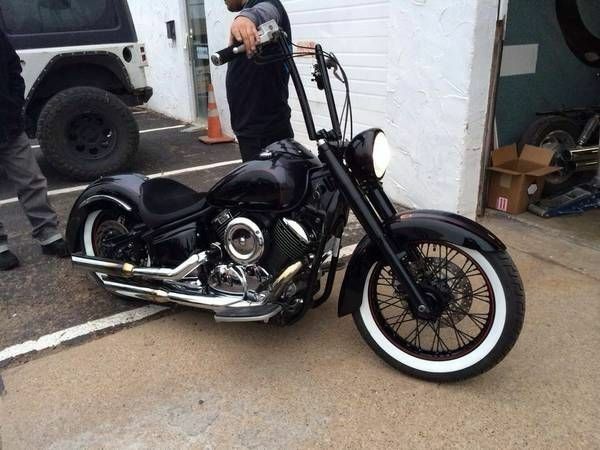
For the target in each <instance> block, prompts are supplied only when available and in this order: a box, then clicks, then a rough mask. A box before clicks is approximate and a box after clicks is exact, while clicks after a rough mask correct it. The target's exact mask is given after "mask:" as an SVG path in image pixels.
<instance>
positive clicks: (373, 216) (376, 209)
mask: <svg viewBox="0 0 600 450" xmlns="http://www.w3.org/2000/svg"><path fill="white" fill-rule="evenodd" d="M319 155H320V157H321V158H322V159H323V160H324V161H325V162H326V163H327V165H328V166H329V169H330V170H331V174H332V175H333V177H334V178H335V180H336V181H337V184H338V187H339V189H340V191H341V192H342V194H343V195H344V197H345V198H346V201H347V202H348V204H349V205H350V208H351V209H352V211H353V212H354V214H355V215H356V218H357V219H358V221H359V222H360V224H361V225H362V226H363V228H364V230H365V231H366V232H367V233H368V235H369V237H370V238H371V239H372V240H373V242H374V243H375V245H377V247H378V248H379V251H380V252H381V254H382V255H383V259H384V260H385V262H387V263H388V264H389V265H390V268H391V269H392V272H393V274H394V276H395V277H396V279H398V280H399V281H401V282H402V283H403V284H404V286H405V287H406V290H407V293H408V302H409V304H410V307H411V310H412V312H413V314H415V316H416V317H418V318H422V319H427V318H429V317H430V316H431V314H432V308H431V306H430V304H429V302H428V300H427V298H426V297H425V296H424V295H423V293H422V291H421V289H420V288H419V286H418V285H417V283H416V282H415V280H414V279H413V277H412V275H411V273H410V272H409V270H408V269H407V268H406V267H405V266H404V264H403V263H402V260H401V252H400V249H398V247H397V245H396V242H394V240H393V239H392V238H391V235H390V234H389V232H388V231H387V230H386V229H385V228H384V226H383V225H382V222H383V223H385V222H386V221H388V220H389V219H391V218H392V217H394V216H395V214H396V209H395V208H394V206H393V205H392V203H391V202H390V200H389V198H388V197H387V195H386V194H385V192H384V191H383V189H381V188H378V189H374V190H371V191H370V192H369V197H368V198H369V201H370V204H369V202H367V201H366V200H365V198H364V195H363V194H362V192H361V191H360V190H359V189H358V188H357V187H356V184H355V182H354V181H353V180H352V178H351V177H350V175H349V174H348V171H347V170H346V168H345V167H344V166H343V165H342V164H341V163H340V161H339V160H338V158H337V156H336V154H335V153H334V152H333V150H332V149H331V147H330V146H329V144H327V143H325V144H322V145H320V146H319Z"/></svg>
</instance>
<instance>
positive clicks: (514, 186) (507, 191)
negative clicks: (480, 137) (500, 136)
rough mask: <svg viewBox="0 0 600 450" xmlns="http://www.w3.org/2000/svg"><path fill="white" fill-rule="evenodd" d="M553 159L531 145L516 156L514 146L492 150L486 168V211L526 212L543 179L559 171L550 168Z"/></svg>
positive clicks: (540, 188) (543, 150)
mask: <svg viewBox="0 0 600 450" xmlns="http://www.w3.org/2000/svg"><path fill="white" fill-rule="evenodd" d="M553 156H554V152H553V151H552V150H549V149H547V148H541V147H534V146H531V145H526V146H525V147H523V150H522V152H521V154H520V155H519V154H518V152H517V145H516V144H513V145H509V146H506V147H501V148H498V149H496V150H494V151H493V152H492V166H491V167H488V170H489V171H490V172H491V174H490V177H489V185H488V207H490V208H493V209H498V210H500V211H505V212H508V213H511V214H520V213H522V212H525V211H527V206H528V205H529V202H535V201H537V200H539V199H540V197H541V195H542V191H543V189H544V177H545V176H546V175H548V174H551V173H554V172H557V171H559V170H560V167H556V166H550V162H551V161H552V157H553Z"/></svg>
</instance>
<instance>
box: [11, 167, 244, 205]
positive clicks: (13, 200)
mask: <svg viewBox="0 0 600 450" xmlns="http://www.w3.org/2000/svg"><path fill="white" fill-rule="evenodd" d="M241 162H242V160H241V159H235V160H232V161H223V162H218V163H213V164H206V165H204V166H195V167H187V168H185V169H178V170H171V171H169V172H159V173H153V174H152V175H148V178H157V177H170V176H173V175H180V174H182V173H190V172H201V171H203V170H210V169H215V168H217V167H223V166H230V165H233V164H240V163H241ZM87 187H88V185H87V184H86V185H80V186H73V187H69V188H63V189H55V190H53V191H48V196H49V197H52V196H55V195H61V194H68V193H71V192H79V191H83V190H85V188H87ZM18 201H19V199H18V198H17V197H13V198H8V199H6V200H0V206H2V205H9V204H11V203H17V202H18Z"/></svg>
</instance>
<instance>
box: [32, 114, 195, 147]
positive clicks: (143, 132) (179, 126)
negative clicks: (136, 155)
mask: <svg viewBox="0 0 600 450" xmlns="http://www.w3.org/2000/svg"><path fill="white" fill-rule="evenodd" d="M134 114H135V113H134ZM138 114H146V113H138ZM185 127H187V125H173V126H172V127H162V128H150V129H149V130H141V131H140V134H146V133H154V132H155V131H165V130H177V129H179V128H185ZM31 148H40V146H39V145H38V144H36V145H32V146H31Z"/></svg>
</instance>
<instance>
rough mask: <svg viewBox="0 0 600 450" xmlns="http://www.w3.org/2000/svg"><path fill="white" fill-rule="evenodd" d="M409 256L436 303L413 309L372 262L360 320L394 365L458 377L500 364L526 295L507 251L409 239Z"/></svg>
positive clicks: (425, 375)
mask: <svg viewBox="0 0 600 450" xmlns="http://www.w3.org/2000/svg"><path fill="white" fill-rule="evenodd" d="M404 255H405V256H404V257H403V262H404V264H405V265H406V267H407V268H408V269H409V270H410V272H411V273H412V275H413V277H414V279H415V280H416V282H417V284H418V285H419V287H420V288H421V290H422V292H423V293H424V294H425V296H426V297H427V298H428V299H429V301H430V304H431V305H432V310H433V311H432V315H431V317H430V318H429V320H423V319H420V318H418V317H416V316H415V315H414V314H413V312H412V311H411V308H410V305H409V302H408V297H407V293H406V289H405V288H404V286H403V285H402V284H401V283H400V282H399V281H398V280H396V279H395V278H394V276H393V275H392V272H391V270H390V268H389V267H388V266H386V265H385V264H384V263H382V262H381V261H373V263H372V265H371V266H370V270H369V271H368V273H367V274H366V276H365V280H364V289H363V299H362V303H361V307H360V309H359V310H357V311H356V312H354V314H353V316H354V321H355V323H356V325H357V327H358V330H359V331H360V333H361V335H362V336H363V338H364V339H365V341H366V342H367V343H368V344H369V345H370V346H371V348H372V349H373V350H374V351H375V352H376V353H377V354H378V355H379V356H380V357H381V358H383V359H384V360H385V361H386V362H388V363H389V364H390V365H392V366H393V367H395V368H396V369H399V370H400V371H402V372H405V373H407V374H409V375H412V376H415V377H418V378H421V379H425V380H429V381H437V382H442V381H458V380H461V379H465V378H470V377H473V376H475V375H479V374H481V373H483V372H486V371H487V370H489V369H491V368H492V367H494V366H495V365H496V364H498V363H499V362H500V361H501V360H502V359H503V358H504V357H505V356H506V354H507V353H508V352H509V351H510V349H511V348H512V347H513V345H514V344H515V342H516V340H517V338H518V336H519V333H520V331H521V328H522V326H523V320H524V314H525V295H524V292H523V286H522V283H521V279H520V277H519V274H518V272H517V269H516V267H515V266H514V263H513V262H512V260H511V259H510V257H509V256H508V254H507V253H506V252H494V253H485V254H484V253H480V252H478V251H476V250H472V249H468V248H464V247H459V246H455V245H453V244H449V243H445V242H416V243H409V244H407V245H406V246H405V248H404Z"/></svg>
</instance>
